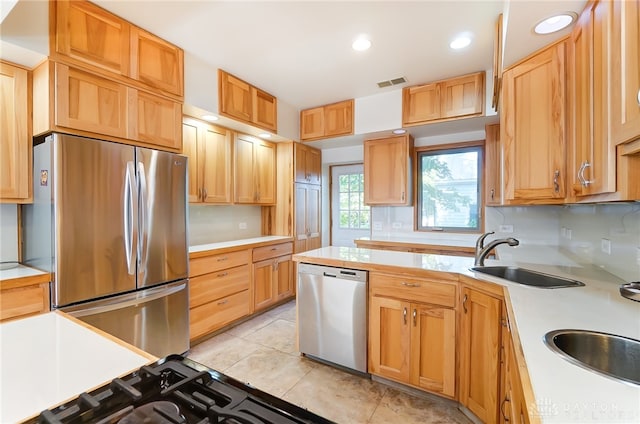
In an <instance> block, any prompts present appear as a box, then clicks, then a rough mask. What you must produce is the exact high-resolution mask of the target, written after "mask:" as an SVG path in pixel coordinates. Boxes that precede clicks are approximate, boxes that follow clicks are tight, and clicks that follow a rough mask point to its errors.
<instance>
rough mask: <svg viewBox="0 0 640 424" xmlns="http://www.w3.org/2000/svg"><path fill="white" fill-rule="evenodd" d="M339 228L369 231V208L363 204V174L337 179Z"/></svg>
mask: <svg viewBox="0 0 640 424" xmlns="http://www.w3.org/2000/svg"><path fill="white" fill-rule="evenodd" d="M338 195H339V196H340V200H339V201H340V204H339V216H340V224H339V225H340V228H351V229H362V230H368V229H369V221H370V219H369V217H370V212H369V206H367V205H365V204H364V174H363V173H361V172H360V173H355V174H342V175H340V176H339V177H338Z"/></svg>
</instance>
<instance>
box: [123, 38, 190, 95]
mask: <svg viewBox="0 0 640 424" xmlns="http://www.w3.org/2000/svg"><path fill="white" fill-rule="evenodd" d="M131 56H132V57H133V58H134V59H133V61H132V63H131V78H133V79H135V80H138V81H140V82H143V83H145V84H146V85H148V86H149V87H154V88H157V89H159V90H162V91H166V92H168V93H171V94H175V95H177V96H182V95H183V86H184V83H183V80H184V77H183V62H184V59H183V51H182V49H180V48H178V47H176V46H174V45H173V44H171V43H168V42H166V41H164V40H162V39H161V38H159V37H156V36H155V35H153V34H150V33H148V32H147V31H144V30H142V29H140V28H136V27H132V28H131Z"/></svg>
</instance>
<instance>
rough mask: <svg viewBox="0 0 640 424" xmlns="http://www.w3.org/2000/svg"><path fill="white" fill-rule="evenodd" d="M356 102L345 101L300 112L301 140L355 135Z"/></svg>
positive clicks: (351, 100)
mask: <svg viewBox="0 0 640 424" xmlns="http://www.w3.org/2000/svg"><path fill="white" fill-rule="evenodd" d="M353 109H354V100H353V99H350V100H344V101H341V102H337V103H332V104H329V105H324V106H319V107H314V108H311V109H306V110H303V111H301V112H300V140H303V141H308V140H318V139H321V138H328V137H336V136H340V135H348V134H353V113H354V111H353Z"/></svg>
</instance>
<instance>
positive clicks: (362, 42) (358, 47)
mask: <svg viewBox="0 0 640 424" xmlns="http://www.w3.org/2000/svg"><path fill="white" fill-rule="evenodd" d="M351 47H352V48H353V50H355V51H358V52H363V51H365V50H368V49H369V47H371V41H370V40H369V39H368V38H367V37H365V36H364V35H361V36H360V37H358V38H357V39H356V40H355V41H354V42H353V44H351Z"/></svg>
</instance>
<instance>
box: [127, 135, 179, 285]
mask: <svg viewBox="0 0 640 424" xmlns="http://www.w3.org/2000/svg"><path fill="white" fill-rule="evenodd" d="M136 166H137V173H138V176H137V178H138V193H139V199H140V202H139V206H138V215H139V220H138V222H139V230H140V231H139V241H138V288H142V287H149V286H153V285H156V284H160V283H163V282H169V281H176V280H180V279H183V278H187V264H188V247H187V158H186V157H184V156H180V155H176V154H173V153H167V152H159V151H157V150H151V149H144V148H136Z"/></svg>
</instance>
